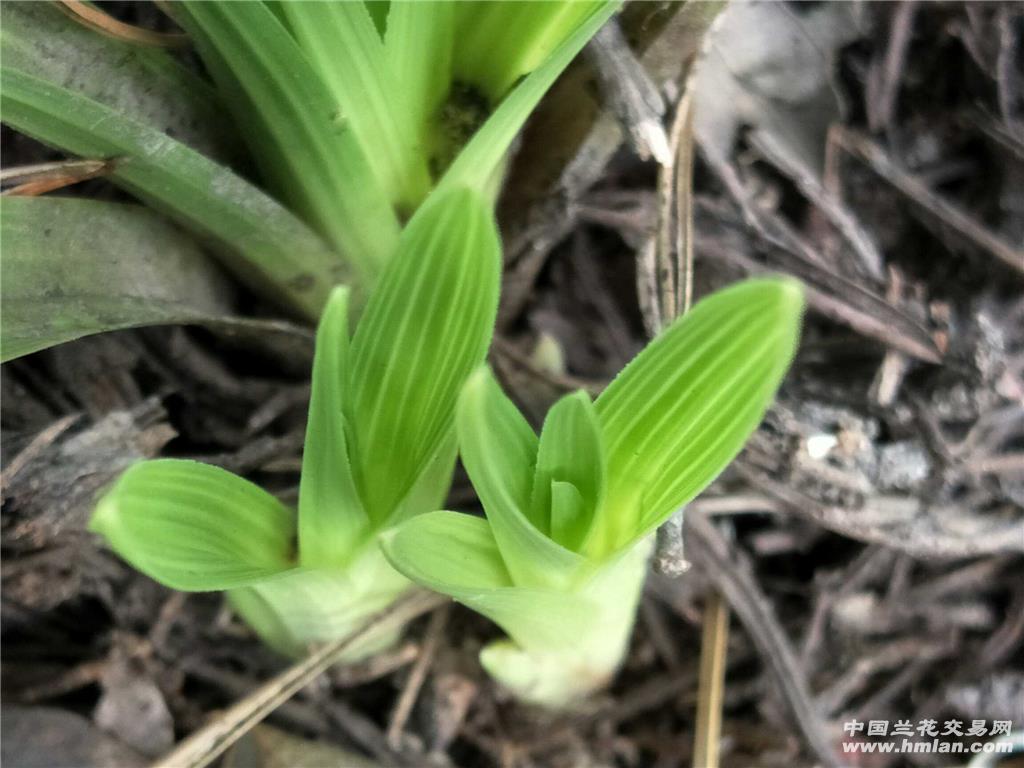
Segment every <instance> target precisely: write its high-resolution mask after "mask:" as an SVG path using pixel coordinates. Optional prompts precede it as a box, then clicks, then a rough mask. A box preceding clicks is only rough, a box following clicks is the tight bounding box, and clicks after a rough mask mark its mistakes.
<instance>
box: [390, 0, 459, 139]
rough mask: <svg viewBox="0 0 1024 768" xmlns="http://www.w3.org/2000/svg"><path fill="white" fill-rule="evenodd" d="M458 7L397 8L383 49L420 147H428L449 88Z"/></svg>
mask: <svg viewBox="0 0 1024 768" xmlns="http://www.w3.org/2000/svg"><path fill="white" fill-rule="evenodd" d="M457 7H458V4H457V3H453V2H450V0H422V1H421V2H396V3H393V4H392V6H391V10H390V11H389V13H388V21H387V33H386V34H385V36H384V48H385V52H386V55H387V59H388V63H389V64H390V66H391V71H392V72H393V73H394V79H395V83H396V85H397V89H398V91H399V92H400V93H401V94H403V97H402V101H403V102H404V103H405V105H406V106H405V109H406V112H407V115H408V117H407V120H408V122H409V124H410V125H411V126H414V127H415V130H416V131H417V132H418V133H417V138H418V140H419V141H420V142H421V147H422V146H426V142H427V136H426V126H427V124H428V120H429V118H430V117H431V116H432V115H434V113H436V112H437V110H438V109H440V107H441V105H442V103H443V102H444V99H445V96H447V94H448V89H449V86H450V84H451V74H452V47H453V46H454V41H455V11H456V8H457ZM424 62H429V65H427V66H425V65H424ZM421 151H422V150H421ZM424 154H425V153H424Z"/></svg>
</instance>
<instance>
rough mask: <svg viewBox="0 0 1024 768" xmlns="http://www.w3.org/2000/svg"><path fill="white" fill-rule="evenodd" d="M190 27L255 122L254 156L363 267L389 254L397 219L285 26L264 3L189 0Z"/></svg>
mask: <svg viewBox="0 0 1024 768" xmlns="http://www.w3.org/2000/svg"><path fill="white" fill-rule="evenodd" d="M173 11H174V15H175V18H177V19H178V20H179V21H180V22H181V23H182V25H183V26H184V27H185V29H186V30H187V31H188V32H189V33H190V34H191V35H192V37H193V39H194V40H195V42H196V45H197V48H198V50H199V52H200V54H201V55H202V56H203V59H204V61H205V62H206V64H207V66H208V67H209V69H210V71H211V74H212V75H213V76H214V79H215V80H216V81H217V83H218V86H219V87H220V90H221V92H222V93H223V94H224V95H225V97H226V98H227V100H228V103H229V105H230V106H231V107H232V110H233V111H234V113H235V117H236V119H237V120H238V121H239V122H240V123H242V124H244V125H248V126H250V128H251V130H249V131H247V132H246V137H247V138H251V139H253V140H254V149H255V150H256V151H255V155H256V159H257V161H258V162H260V163H261V169H262V170H263V171H264V173H265V174H266V175H267V176H268V177H269V179H270V180H271V182H272V183H273V185H274V187H275V188H276V189H277V190H278V192H279V193H280V194H281V195H283V196H285V197H286V198H287V199H289V200H290V201H291V202H292V204H293V205H295V206H297V207H298V208H300V210H302V211H303V212H304V213H305V215H306V216H307V217H309V218H310V220H311V221H312V222H313V223H314V224H315V226H316V227H317V228H318V229H319V231H320V232H322V233H323V234H324V235H325V236H326V237H328V238H329V239H330V240H331V242H332V243H334V244H335V245H336V246H337V247H338V248H339V249H340V250H341V252H342V253H343V254H344V255H345V257H346V258H347V259H349V260H350V261H351V262H352V263H353V264H354V265H355V266H356V267H357V268H358V269H359V270H360V272H361V273H362V275H363V276H364V277H367V278H372V277H373V276H375V275H376V272H377V271H378V270H379V269H380V268H381V267H382V266H383V264H384V263H385V262H386V261H387V260H388V259H389V258H390V256H391V253H392V251H393V249H394V246H395V242H396V240H397V237H398V231H399V225H398V219H397V217H396V216H395V214H394V211H393V210H392V208H391V205H390V201H389V200H388V197H387V195H386V194H385V192H384V189H383V187H381V185H380V183H379V181H378V179H377V177H376V175H375V174H374V171H373V165H372V162H371V159H370V158H369V157H367V155H366V154H364V151H363V147H362V146H361V145H360V143H359V140H358V139H357V137H356V134H355V132H354V131H353V130H352V128H351V126H350V125H348V121H349V120H351V116H349V115H346V114H343V113H342V112H341V111H340V110H339V108H338V102H337V100H336V99H335V98H334V97H333V96H332V95H331V92H330V90H329V89H328V87H327V86H326V85H325V84H324V82H323V80H322V79H321V77H320V75H319V74H318V73H317V71H316V70H315V69H313V67H312V66H311V65H310V63H309V61H308V59H307V58H306V55H305V53H304V52H303V51H302V49H300V48H299V47H298V45H297V44H296V42H295V40H294V39H293V38H292V36H291V34H289V32H288V30H287V29H285V27H284V26H283V25H282V24H281V22H280V21H279V20H278V18H277V17H276V16H275V15H274V14H273V12H271V10H270V9H269V8H268V7H267V6H266V4H264V3H261V2H246V3H214V2H193V1H189V2H183V3H180V4H174V6H173Z"/></svg>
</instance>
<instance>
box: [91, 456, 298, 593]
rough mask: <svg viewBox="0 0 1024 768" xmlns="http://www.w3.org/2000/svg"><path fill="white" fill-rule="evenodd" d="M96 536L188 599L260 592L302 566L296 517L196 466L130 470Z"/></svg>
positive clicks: (247, 487)
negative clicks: (246, 589) (265, 583)
mask: <svg viewBox="0 0 1024 768" xmlns="http://www.w3.org/2000/svg"><path fill="white" fill-rule="evenodd" d="M89 528H90V530H92V531H95V532H97V533H100V534H102V535H103V536H104V537H105V538H106V539H107V541H108V542H109V543H110V546H111V547H112V548H113V549H114V551H115V552H117V553H118V554H119V555H120V556H121V557H123V558H124V559H125V560H127V561H128V562H129V563H131V564H132V565H133V566H135V568H137V569H138V570H140V571H142V572H143V573H145V574H146V575H147V576H149V577H151V578H153V579H155V580H157V581H159V582H160V583H161V584H165V585H167V586H168V587H172V588H174V589H181V590H185V591H189V592H205V591H210V590H219V589H230V588H232V587H242V586H247V585H250V584H255V583H258V582H260V581H262V580H264V579H268V578H273V577H277V576H280V575H282V574H284V573H287V572H288V571H290V570H291V569H292V568H293V567H294V564H295V563H294V547H295V515H294V513H293V512H292V511H291V510H289V509H287V508H286V507H285V506H284V505H283V504H281V502H279V501H278V500H277V499H275V498H274V497H273V496H271V495H270V494H269V493H267V492H266V491H264V490H262V489H261V488H259V487H257V486H255V485H253V484H252V483H250V482H249V481H248V480H243V479H242V478H240V477H238V476H237V475H233V474H231V473H230V472H227V471H226V470H223V469H220V468H218V467H214V466H211V465H208V464H200V463H199V462H195V461H184V460H179V459H158V460H155V461H144V462H142V463H140V464H136V465H135V466H133V467H131V468H130V469H129V470H128V471H126V472H125V473H124V474H123V475H121V477H120V478H119V479H118V481H117V482H116V483H115V484H114V486H113V487H112V488H111V489H110V490H109V491H107V493H106V494H105V495H104V496H103V498H102V499H101V500H100V502H99V504H98V505H97V507H96V511H95V513H94V514H93V517H92V521H91V522H90V524H89Z"/></svg>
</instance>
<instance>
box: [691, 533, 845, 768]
mask: <svg viewBox="0 0 1024 768" xmlns="http://www.w3.org/2000/svg"><path fill="white" fill-rule="evenodd" d="M686 522H687V535H688V536H689V538H690V542H691V547H690V549H691V553H692V556H693V560H694V563H695V564H696V565H699V566H700V567H702V568H703V569H704V571H705V572H706V573H707V575H708V577H709V578H710V579H711V581H712V583H713V584H714V585H715V587H716V588H717V589H718V590H719V591H720V592H721V593H722V595H724V596H725V598H726V599H727V600H728V601H729V605H730V606H732V609H733V610H734V611H736V615H737V616H738V617H739V619H740V621H741V622H743V625H744V627H745V628H746V630H747V633H748V634H749V635H750V638H751V640H752V641H753V642H754V645H755V646H756V647H757V649H758V651H759V652H760V654H761V656H762V657H763V658H764V660H765V662H766V664H767V665H768V668H769V669H770V670H771V671H772V674H773V676H774V678H775V681H776V683H777V684H778V686H779V689H780V691H781V693H782V698H783V701H784V702H785V704H786V706H787V708H788V709H789V712H790V715H791V718H792V720H793V723H794V725H796V726H797V727H798V728H799V729H800V731H801V732H802V733H803V735H804V739H805V740H806V741H807V745H808V746H809V747H810V749H811V751H812V752H813V753H814V754H815V756H816V757H817V759H818V760H819V761H820V762H821V763H822V764H824V765H827V766H832V767H833V768H836V767H837V766H838V765H839V763H838V761H837V760H836V755H835V752H834V750H833V749H832V746H831V744H830V743H829V740H828V737H827V735H826V731H825V724H824V723H823V722H822V720H821V717H820V715H819V713H818V709H817V708H816V707H815V705H814V700H813V698H812V697H811V692H810V688H809V686H808V683H807V680H806V678H805V676H804V673H803V671H802V670H801V668H800V664H799V662H798V661H797V658H796V654H795V653H794V652H793V648H792V646H791V645H790V642H789V640H788V638H787V637H786V635H785V633H784V632H783V631H782V627H780V626H779V623H778V621H777V620H776V619H775V616H774V615H773V614H772V611H771V609H770V608H769V607H768V598H767V597H766V596H765V595H764V594H763V593H762V592H761V590H760V588H759V587H758V585H757V582H756V581H755V579H754V577H753V575H752V574H751V573H750V567H749V564H748V563H747V562H746V561H745V560H743V559H742V558H741V557H739V556H738V554H731V553H730V550H729V545H728V544H727V543H726V541H725V539H723V538H722V536H721V535H720V534H719V533H718V531H716V530H715V528H714V526H712V525H711V523H709V522H708V520H707V519H706V518H704V517H701V516H699V515H689V516H688V517H687V521H686Z"/></svg>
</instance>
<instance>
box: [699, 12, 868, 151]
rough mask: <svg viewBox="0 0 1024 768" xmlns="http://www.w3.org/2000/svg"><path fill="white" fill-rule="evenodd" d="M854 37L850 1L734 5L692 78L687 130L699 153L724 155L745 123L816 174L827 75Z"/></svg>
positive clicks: (830, 102)
mask: <svg viewBox="0 0 1024 768" xmlns="http://www.w3.org/2000/svg"><path fill="white" fill-rule="evenodd" d="M860 34H861V30H860V26H859V24H858V16H857V14H856V13H855V9H854V6H853V4H852V3H848V2H832V3H822V4H820V5H814V6H806V7H802V8H799V9H794V8H793V6H792V5H790V4H787V3H780V2H733V3H731V4H730V5H729V6H728V8H726V10H725V11H724V12H722V13H721V14H720V15H719V17H718V19H716V21H715V23H714V25H713V26H712V28H711V30H710V31H709V33H708V37H707V41H706V43H705V46H704V50H703V52H702V55H701V58H700V60H699V62H698V65H697V69H696V75H695V80H694V88H695V91H694V99H695V105H696V113H695V117H694V132H695V135H696V137H697V139H698V141H700V143H701V145H702V147H703V148H704V150H705V151H706V152H713V153H716V154H717V155H718V156H720V157H722V158H726V157H728V156H729V154H730V153H731V150H732V146H733V143H734V141H735V138H736V133H737V131H738V130H739V128H740V127H741V126H742V125H750V126H753V127H755V128H759V129H762V130H765V131H767V132H768V133H770V134H772V136H773V137H774V138H775V139H777V140H779V141H781V142H782V143H784V144H785V145H786V146H787V148H788V149H789V151H791V152H793V153H794V154H796V155H797V156H798V157H799V158H800V159H801V160H803V161H804V164H805V165H807V166H809V167H811V168H816V169H820V167H821V164H822V159H823V157H822V156H823V149H824V145H825V131H826V129H827V127H828V124H829V123H830V122H832V120H833V119H834V118H835V117H836V116H837V115H838V112H839V106H840V105H839V102H838V98H837V95H836V93H835V92H834V91H833V89H832V88H831V85H830V82H829V76H830V73H831V71H832V65H833V61H834V59H835V56H836V53H837V51H838V50H839V49H840V48H841V47H842V46H844V45H846V44H848V43H850V42H852V41H854V40H856V39H857V38H858V37H859V36H860Z"/></svg>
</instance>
